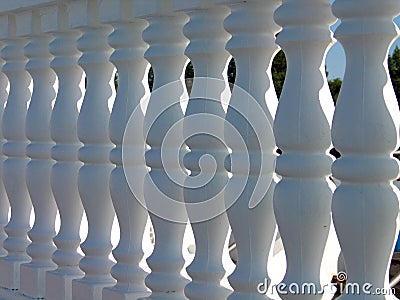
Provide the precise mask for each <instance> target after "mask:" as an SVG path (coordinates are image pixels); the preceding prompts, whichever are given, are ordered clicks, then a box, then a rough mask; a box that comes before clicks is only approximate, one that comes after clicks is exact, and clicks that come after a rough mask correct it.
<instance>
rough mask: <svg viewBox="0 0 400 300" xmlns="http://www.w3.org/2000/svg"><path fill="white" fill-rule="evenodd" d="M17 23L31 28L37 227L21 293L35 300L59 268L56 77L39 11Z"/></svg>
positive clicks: (30, 133)
mask: <svg viewBox="0 0 400 300" xmlns="http://www.w3.org/2000/svg"><path fill="white" fill-rule="evenodd" d="M17 21H20V23H23V24H30V26H29V27H26V29H25V28H24V29H23V30H21V34H23V35H27V36H28V39H29V43H28V44H27V45H26V46H25V48H24V51H25V56H26V57H27V58H28V59H29V61H28V63H27V65H26V67H25V68H26V70H27V71H28V72H29V73H30V75H31V77H32V80H33V92H32V98H31V101H30V105H29V109H28V112H27V115H26V130H25V132H26V136H27V138H28V139H29V140H30V144H29V145H28V146H27V148H26V153H27V156H28V157H30V158H31V161H30V162H29V163H28V165H27V168H26V183H27V186H28V191H29V194H30V197H31V201H32V204H33V208H34V211H35V223H34V225H33V227H32V230H30V231H29V232H28V235H29V237H30V239H31V241H32V242H31V244H30V245H29V246H28V247H27V249H26V250H27V253H28V255H29V256H30V257H31V258H32V260H31V262H30V263H28V264H23V265H21V292H22V293H24V294H25V295H27V296H29V297H33V298H43V297H44V296H45V284H46V282H45V273H46V271H48V270H52V269H54V268H55V267H56V265H55V264H54V262H53V261H52V259H51V256H52V254H53V252H54V250H55V246H54V244H53V241H52V239H53V237H54V236H55V228H54V227H55V218H56V213H57V207H56V203H55V201H54V197H53V193H52V191H51V185H50V174H51V168H52V166H53V164H54V161H53V160H52V159H51V148H52V147H53V141H52V140H51V138H50V116H51V111H52V101H53V100H54V99H55V96H56V94H55V91H54V88H53V85H54V82H55V80H56V76H55V73H54V72H53V70H52V69H51V68H50V61H51V59H52V55H51V54H50V52H49V43H50V42H51V40H52V39H53V38H52V37H51V36H49V35H45V34H43V33H42V32H41V19H40V15H39V11H38V10H33V11H26V12H22V13H18V14H17Z"/></svg>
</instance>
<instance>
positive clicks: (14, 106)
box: [0, 15, 32, 289]
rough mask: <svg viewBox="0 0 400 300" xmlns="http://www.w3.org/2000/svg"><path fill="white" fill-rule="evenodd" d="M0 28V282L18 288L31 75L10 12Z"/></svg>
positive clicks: (26, 202) (26, 207)
mask: <svg viewBox="0 0 400 300" xmlns="http://www.w3.org/2000/svg"><path fill="white" fill-rule="evenodd" d="M1 18H2V20H1V23H2V24H3V26H2V28H3V29H6V30H8V33H7V34H6V35H7V38H6V39H5V42H6V46H5V48H4V49H3V50H2V52H1V55H2V57H3V58H4V60H5V61H6V63H5V65H4V66H3V72H4V73H5V74H6V76H7V77H8V80H9V82H10V93H9V95H8V100H7V105H6V108H5V110H4V115H3V123H2V127H3V134H4V137H5V138H6V140H7V142H6V143H5V144H4V145H3V153H4V154H5V155H6V156H7V159H6V161H5V162H4V166H3V172H4V173H3V174H4V185H5V188H6V192H7V196H8V199H9V201H10V207H11V218H10V221H9V222H8V224H7V226H6V227H5V231H6V233H7V234H8V237H7V239H6V240H5V241H4V248H5V249H6V250H7V251H8V254H7V256H5V257H3V258H1V259H0V285H1V286H3V287H6V288H9V289H18V288H19V285H20V265H21V264H22V263H25V262H29V261H30V257H29V256H28V255H27V254H26V247H27V246H28V244H29V242H28V239H27V232H28V230H29V228H30V226H29V218H30V214H31V208H32V204H31V200H30V198H29V193H28V188H27V186H26V180H25V179H26V165H27V163H28V161H29V159H28V158H27V156H26V150H25V148H26V146H27V144H28V140H27V139H26V136H25V118H26V110H27V102H28V101H29V99H30V97H31V93H30V91H29V84H30V82H31V77H30V76H29V73H28V72H27V71H26V70H25V65H26V62H27V59H26V57H25V56H24V51H23V49H24V46H25V45H26V44H27V40H26V39H24V38H19V37H17V35H16V20H15V16H14V15H6V16H3V17H1Z"/></svg>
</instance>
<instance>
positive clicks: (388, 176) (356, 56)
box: [332, 0, 400, 300]
mask: <svg viewBox="0 0 400 300" xmlns="http://www.w3.org/2000/svg"><path fill="white" fill-rule="evenodd" d="M333 13H334V14H335V16H337V17H338V18H339V19H340V20H341V24H340V25H339V27H338V28H337V29H336V32H335V37H336V38H337V39H338V40H339V41H340V43H341V44H342V45H343V48H344V50H345V54H346V70H345V75H344V78H343V85H342V89H341V92H340V95H339V99H338V101H337V106H336V110H335V115H334V119H333V126H332V140H333V144H334V146H335V148H336V149H337V150H338V151H339V152H340V153H341V155H342V156H341V157H340V158H339V159H338V160H336V161H335V163H334V164H333V166H332V173H333V176H334V177H335V178H337V179H339V180H340V182H341V183H340V185H339V186H338V188H337V189H336V191H335V193H334V195H333V200H332V215H333V222H334V225H335V229H336V233H337V236H338V239H339V243H340V246H341V249H342V254H343V258H344V261H345V264H346V273H347V285H348V286H350V284H353V285H358V286H359V287H360V292H359V293H358V295H356V296H355V295H354V294H353V293H352V292H351V290H350V289H349V290H348V291H349V292H348V293H347V292H346V290H345V292H344V295H342V296H341V297H340V299H343V300H346V299H355V298H356V299H371V300H378V299H380V300H383V299H394V298H395V297H394V296H392V295H390V294H389V292H390V291H389V278H388V277H389V276H388V275H389V274H388V273H389V266H390V261H391V257H392V252H393V248H394V243H395V241H396V238H397V235H398V212H399V191H398V189H397V188H395V187H394V186H393V184H392V181H393V180H394V179H396V178H398V174H399V163H398V161H397V160H396V159H395V158H394V157H393V152H394V151H396V150H397V149H398V147H399V125H400V113H399V109H398V105H397V101H396V96H395V94H394V91H393V87H392V84H391V81H390V76H389V73H388V67H387V57H388V50H389V49H390V46H391V44H392V43H393V41H394V40H395V38H396V37H397V36H398V35H399V31H398V28H397V26H396V25H395V24H394V23H393V18H394V17H395V16H397V15H399V14H400V2H399V1H394V0H383V1H379V2H377V1H371V0H367V1H354V0H353V1H343V0H336V1H335V3H334V5H333ZM360 53H362V55H360ZM366 284H367V285H366ZM365 286H367V290H366V289H363V287H365ZM378 288H379V289H382V288H386V290H384V292H385V293H386V295H384V294H380V295H379V294H378V293H376V289H378ZM368 293H374V294H368Z"/></svg>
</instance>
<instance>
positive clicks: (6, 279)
mask: <svg viewBox="0 0 400 300" xmlns="http://www.w3.org/2000/svg"><path fill="white" fill-rule="evenodd" d="M29 261H30V258H29V256H27V255H26V256H23V257H18V258H10V257H8V256H6V257H3V258H1V259H0V286H2V287H5V288H7V289H10V290H18V289H19V287H20V274H21V272H20V268H21V265H22V264H23V263H28V262H29Z"/></svg>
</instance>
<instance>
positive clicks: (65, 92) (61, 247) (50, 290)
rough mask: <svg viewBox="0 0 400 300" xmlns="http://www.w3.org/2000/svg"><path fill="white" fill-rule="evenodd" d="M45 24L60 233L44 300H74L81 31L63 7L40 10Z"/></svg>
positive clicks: (79, 217) (77, 271)
mask: <svg viewBox="0 0 400 300" xmlns="http://www.w3.org/2000/svg"><path fill="white" fill-rule="evenodd" d="M42 13H43V14H42V15H43V17H46V18H48V19H46V22H43V23H42V28H43V30H44V31H46V32H51V33H52V34H53V35H54V40H53V41H52V42H51V43H50V45H49V50H50V52H51V53H52V54H53V55H54V59H53V60H52V61H51V63H50V66H51V68H52V69H53V70H54V72H55V73H56V74H57V76H58V91H57V98H56V101H55V104H54V108H53V112H52V114H51V120H50V133H51V137H52V139H53V140H54V142H55V143H56V144H55V146H54V147H53V148H52V149H51V156H52V158H53V159H54V160H55V164H54V166H53V168H52V173H51V188H52V191H53V194H54V198H55V201H56V204H57V207H58V211H59V214H60V222H61V224H60V230H59V232H58V234H57V236H55V237H54V239H53V241H54V243H55V245H56V246H57V249H56V251H55V252H54V253H53V261H54V263H55V264H56V269H55V270H54V271H51V272H47V274H46V298H47V299H49V300H58V299H66V300H72V280H73V279H77V278H81V277H82V276H83V275H84V273H83V272H82V270H80V268H79V261H80V259H81V255H80V254H79V253H78V252H77V248H78V247H79V244H80V236H79V232H80V226H81V220H82V215H83V206H82V202H81V199H80V196H79V193H78V172H79V169H80V167H81V166H82V165H83V164H82V162H81V161H79V159H78V150H79V148H80V147H81V146H82V144H81V142H80V141H79V139H78V134H77V120H78V114H79V112H78V107H77V103H78V101H80V100H81V99H82V98H83V91H82V89H83V70H82V68H81V67H80V66H79V65H78V59H79V57H80V56H81V52H80V51H78V49H77V47H76V41H77V40H78V38H79V37H80V36H81V33H80V32H79V31H73V30H69V29H68V26H67V25H68V24H67V21H68V11H67V7H66V6H65V5H55V6H50V7H47V8H43V9H42Z"/></svg>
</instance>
